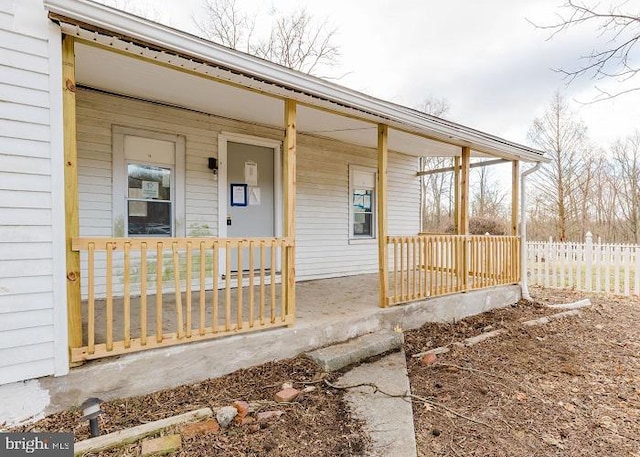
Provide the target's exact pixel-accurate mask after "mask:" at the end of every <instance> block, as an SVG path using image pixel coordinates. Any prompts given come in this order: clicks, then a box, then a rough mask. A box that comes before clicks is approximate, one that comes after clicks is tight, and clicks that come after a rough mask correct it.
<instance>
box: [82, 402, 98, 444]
mask: <svg viewBox="0 0 640 457" xmlns="http://www.w3.org/2000/svg"><path fill="white" fill-rule="evenodd" d="M100 403H102V400H100V399H99V398H96V397H91V398H87V399H86V400H85V401H84V402H83V403H82V405H80V407H81V408H82V413H83V414H84V416H83V417H82V419H83V420H88V421H89V430H90V432H91V437H92V438H95V437H96V436H100V424H99V423H98V416H100V414H102V410H101V409H100Z"/></svg>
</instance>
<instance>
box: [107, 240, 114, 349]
mask: <svg viewBox="0 0 640 457" xmlns="http://www.w3.org/2000/svg"><path fill="white" fill-rule="evenodd" d="M112 246H113V244H112V243H107V272H106V274H107V313H106V314H107V316H106V318H107V329H106V330H107V335H106V336H107V351H112V350H113V247H112Z"/></svg>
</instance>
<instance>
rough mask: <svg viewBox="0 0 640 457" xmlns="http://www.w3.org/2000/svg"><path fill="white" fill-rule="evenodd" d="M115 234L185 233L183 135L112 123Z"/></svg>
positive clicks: (175, 234) (171, 234)
mask: <svg viewBox="0 0 640 457" xmlns="http://www.w3.org/2000/svg"><path fill="white" fill-rule="evenodd" d="M113 141H114V148H113V217H114V235H115V236H167V237H170V236H184V210H185V208H184V153H185V141H184V137H182V136H179V135H171V134H164V133H158V132H150V131H142V130H137V129H132V128H127V127H120V126H114V129H113Z"/></svg>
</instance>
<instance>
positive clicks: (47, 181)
mask: <svg viewBox="0 0 640 457" xmlns="http://www.w3.org/2000/svg"><path fill="white" fill-rule="evenodd" d="M38 14H40V15H41V21H39V22H38V21H36V22H35V27H34V21H32V20H27V21H25V20H24V19H25V17H18V15H36V16H37V15H38ZM48 25H49V22H48V21H47V19H46V14H45V12H44V9H43V8H42V5H41V3H40V4H38V3H37V2H32V1H28V2H22V3H21V2H17V1H8V2H7V1H4V2H1V5H0V99H1V100H2V102H1V103H0V384H6V383H9V382H14V381H21V380H25V379H29V378H34V377H40V376H45V375H50V374H54V372H55V371H56V369H55V366H56V349H55V347H54V344H55V336H54V335H55V334H56V332H57V330H55V329H54V328H55V316H54V314H55V310H54V303H55V301H56V300H55V294H54V293H55V289H56V287H54V283H53V281H54V279H53V278H54V274H55V271H54V260H53V259H54V246H55V243H54V229H53V210H54V207H55V205H54V204H53V195H54V193H53V192H54V190H53V186H54V184H53V180H52V169H53V165H52V164H53V163H54V161H58V163H59V164H61V163H62V158H61V157H54V156H52V154H53V153H52V135H51V127H50V124H51V113H50V105H51V101H50V100H51V92H50V91H51V89H50V87H51V86H52V81H54V80H56V79H55V78H50V75H49V73H50V60H49V52H50V43H49V29H48ZM57 152H58V153H59V152H60V151H57ZM62 287H64V283H63V284H62ZM59 305H61V306H64V303H59ZM65 331H66V329H65ZM62 344H63V345H66V342H64V341H63V342H62ZM64 351H66V348H64Z"/></svg>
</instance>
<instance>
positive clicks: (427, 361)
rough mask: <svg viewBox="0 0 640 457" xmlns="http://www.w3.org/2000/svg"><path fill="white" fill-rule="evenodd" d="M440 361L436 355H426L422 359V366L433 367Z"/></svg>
mask: <svg viewBox="0 0 640 457" xmlns="http://www.w3.org/2000/svg"><path fill="white" fill-rule="evenodd" d="M436 360H438V357H437V356H436V355H435V354H434V353H429V354H425V355H424V356H422V358H421V359H420V363H421V364H422V365H432V364H434V363H435V362H436Z"/></svg>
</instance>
